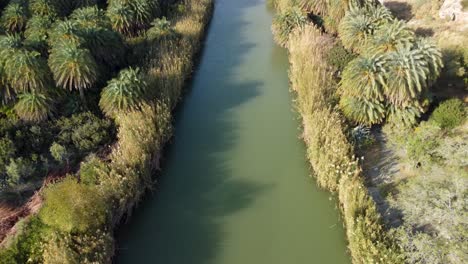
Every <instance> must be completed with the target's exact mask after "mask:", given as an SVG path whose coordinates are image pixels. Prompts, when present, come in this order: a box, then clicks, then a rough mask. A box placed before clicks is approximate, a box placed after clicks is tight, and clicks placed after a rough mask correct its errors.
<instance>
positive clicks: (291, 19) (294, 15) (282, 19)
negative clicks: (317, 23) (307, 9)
mask: <svg viewBox="0 0 468 264" xmlns="http://www.w3.org/2000/svg"><path fill="white" fill-rule="evenodd" d="M306 23H307V15H306V14H305V13H304V12H303V11H302V10H301V9H299V8H297V7H293V8H290V9H289V10H288V11H286V12H284V13H282V14H279V15H278V16H277V17H276V18H275V20H274V21H273V26H272V29H273V35H274V37H275V40H276V42H277V43H278V45H280V46H282V47H285V46H286V45H287V43H288V40H289V35H290V34H291V32H292V31H293V30H294V29H295V28H298V27H302V26H304V25H305V24H306Z"/></svg>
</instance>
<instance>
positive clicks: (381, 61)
mask: <svg viewBox="0 0 468 264" xmlns="http://www.w3.org/2000/svg"><path fill="white" fill-rule="evenodd" d="M386 62H387V59H386V56H385V55H383V54H380V53H376V54H374V55H366V56H360V57H358V58H356V59H354V60H352V61H351V62H350V63H349V64H348V65H347V66H346V68H345V69H344V71H343V75H342V79H341V82H340V89H341V92H342V94H344V95H347V96H351V97H354V96H362V97H365V98H369V99H375V100H383V99H384V87H386V81H385V73H386Z"/></svg>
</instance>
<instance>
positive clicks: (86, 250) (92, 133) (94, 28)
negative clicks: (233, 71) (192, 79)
mask: <svg viewBox="0 0 468 264" xmlns="http://www.w3.org/2000/svg"><path fill="white" fill-rule="evenodd" d="M168 2H169V1H168ZM2 4H3V3H2ZM4 6H5V7H4V9H3V12H2V18H1V21H2V29H3V30H4V32H5V35H4V36H2V37H1V39H0V45H1V46H2V49H1V52H0V66H1V67H0V77H1V81H2V82H1V83H0V84H1V90H0V91H1V95H2V97H3V108H2V119H1V129H0V131H1V132H0V133H1V134H0V136H1V137H2V138H1V140H0V148H1V150H0V154H1V157H0V161H1V162H0V166H3V167H2V168H5V170H1V171H2V172H3V171H5V172H6V173H5V174H2V175H1V176H2V179H3V180H2V184H3V185H2V186H3V188H4V190H5V191H11V190H19V188H16V189H13V188H15V186H16V187H18V184H23V183H28V182H31V180H32V179H33V178H34V179H37V180H40V179H42V178H44V177H45V176H46V175H48V172H49V171H51V170H55V171H61V174H62V173H63V171H64V172H65V173H68V175H67V176H66V177H65V179H64V180H58V181H56V183H53V184H50V185H49V186H48V187H46V188H45V189H44V190H43V191H42V192H41V193H40V194H39V195H40V196H41V197H42V199H43V200H44V202H43V206H42V208H41V209H40V211H39V213H38V214H37V215H33V216H30V217H28V218H27V219H25V220H23V221H21V222H20V223H18V224H17V225H16V230H17V232H16V234H14V235H10V237H9V238H8V239H7V240H5V241H4V242H3V248H2V249H1V250H0V263H26V262H32V263H106V262H107V263H108V262H110V260H111V257H112V255H113V252H114V248H113V237H112V229H113V227H114V226H115V225H117V224H118V223H119V222H120V221H121V219H122V217H123V216H124V215H126V214H127V213H129V212H130V211H131V210H132V209H133V207H134V206H135V204H136V203H137V202H138V200H139V199H140V197H141V196H142V195H143V194H144V192H145V191H146V190H147V189H148V188H151V186H152V183H153V179H152V177H151V175H152V171H153V170H154V169H157V167H158V166H157V164H158V159H159V155H160V152H161V149H162V147H163V144H164V143H165V142H166V141H167V139H168V138H169V137H170V135H171V110H172V109H173V108H174V107H175V105H176V103H177V101H178V99H179V96H180V94H181V92H182V88H183V85H184V82H185V80H186V78H187V77H188V76H189V75H190V73H191V69H192V64H193V59H194V55H195V54H196V52H197V51H198V50H199V48H200V41H201V38H202V36H203V32H204V28H205V25H206V24H207V23H208V20H209V17H210V12H211V7H212V1H211V0H186V1H182V2H179V3H176V4H172V5H169V4H166V2H164V3H163V2H161V3H158V1H150V0H136V1H126V0H110V1H108V2H105V1H61V0H31V1H21V0H19V1H17V0H12V1H9V3H5V5H4ZM163 16H165V17H163ZM109 51H112V52H109ZM11 58H15V61H14V62H13V61H12V59H11ZM14 63H16V64H14ZM113 131H116V132H113ZM31 141H33V142H31ZM114 142H115V143H114ZM111 143H114V144H113V145H112V146H111V147H110V148H108V147H107V146H109V144H111ZM78 168H79V170H78ZM70 201H73V203H71V202H70Z"/></svg>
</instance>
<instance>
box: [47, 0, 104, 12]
mask: <svg viewBox="0 0 468 264" xmlns="http://www.w3.org/2000/svg"><path fill="white" fill-rule="evenodd" d="M53 2H54V5H55V6H56V7H57V9H58V10H59V12H60V14H61V15H62V16H68V15H69V14H70V13H71V12H72V11H73V10H75V9H78V8H81V7H86V6H94V5H97V4H98V2H99V0H73V1H71V0H53Z"/></svg>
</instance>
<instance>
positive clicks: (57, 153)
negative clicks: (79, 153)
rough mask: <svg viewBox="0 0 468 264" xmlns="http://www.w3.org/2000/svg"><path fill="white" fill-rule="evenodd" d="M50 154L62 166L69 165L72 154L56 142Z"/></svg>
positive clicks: (51, 147)
mask: <svg viewBox="0 0 468 264" xmlns="http://www.w3.org/2000/svg"><path fill="white" fill-rule="evenodd" d="M50 154H51V155H52V157H53V158H54V159H55V160H56V161H58V162H59V163H60V165H62V164H63V163H67V164H68V163H69V160H70V157H71V154H70V153H69V152H68V151H67V149H66V148H65V147H64V146H62V145H60V144H58V143H57V142H54V143H53V144H52V146H50Z"/></svg>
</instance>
